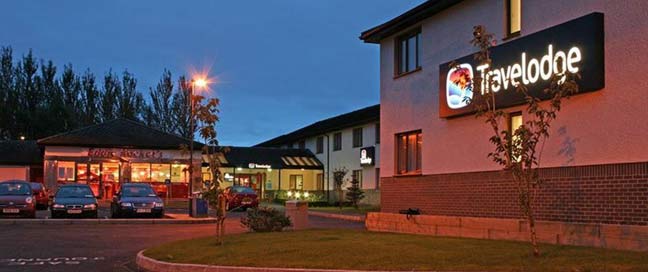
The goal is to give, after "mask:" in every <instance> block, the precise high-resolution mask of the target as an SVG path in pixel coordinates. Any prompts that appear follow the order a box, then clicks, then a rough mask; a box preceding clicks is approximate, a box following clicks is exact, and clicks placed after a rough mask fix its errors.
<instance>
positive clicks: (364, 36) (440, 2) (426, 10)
mask: <svg viewBox="0 0 648 272" xmlns="http://www.w3.org/2000/svg"><path fill="white" fill-rule="evenodd" d="M461 1H462V0H429V1H427V2H425V3H423V4H420V5H418V6H416V7H414V8H413V9H410V10H408V11H407V12H405V13H403V14H401V15H399V16H397V17H395V18H393V19H391V20H389V21H387V22H385V23H383V24H381V25H378V26H375V27H372V28H370V29H368V30H365V31H363V32H362V33H361V34H360V39H361V40H363V41H364V42H366V43H380V41H381V40H382V39H384V38H387V37H389V36H391V35H393V34H396V33H397V32H399V31H401V30H405V29H407V28H408V27H410V26H413V25H415V24H417V23H418V22H420V21H422V20H424V19H426V18H428V17H430V16H432V15H434V14H437V13H439V12H441V11H443V10H445V9H447V8H449V7H451V6H453V5H455V4H457V3H459V2H461Z"/></svg>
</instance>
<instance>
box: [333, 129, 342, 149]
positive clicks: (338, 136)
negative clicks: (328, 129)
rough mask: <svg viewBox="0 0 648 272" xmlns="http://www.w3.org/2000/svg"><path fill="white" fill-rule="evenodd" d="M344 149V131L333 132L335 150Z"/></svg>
mask: <svg viewBox="0 0 648 272" xmlns="http://www.w3.org/2000/svg"><path fill="white" fill-rule="evenodd" d="M338 150H342V132H337V133H335V134H333V151H338Z"/></svg>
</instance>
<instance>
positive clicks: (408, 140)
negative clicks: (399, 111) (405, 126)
mask: <svg viewBox="0 0 648 272" xmlns="http://www.w3.org/2000/svg"><path fill="white" fill-rule="evenodd" d="M396 139H397V141H398V143H397V148H398V152H396V156H397V158H396V161H397V162H398V164H397V169H396V172H397V173H398V174H399V175H407V174H420V173H421V145H422V143H423V138H422V137H421V132H420V131H417V132H408V133H402V134H398V135H396Z"/></svg>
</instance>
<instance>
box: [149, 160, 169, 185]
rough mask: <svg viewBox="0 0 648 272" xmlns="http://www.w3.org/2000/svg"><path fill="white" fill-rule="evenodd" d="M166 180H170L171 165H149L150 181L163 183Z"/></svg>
mask: <svg viewBox="0 0 648 272" xmlns="http://www.w3.org/2000/svg"><path fill="white" fill-rule="evenodd" d="M166 179H171V165H170V164H151V181H153V182H164V181H165V180H166Z"/></svg>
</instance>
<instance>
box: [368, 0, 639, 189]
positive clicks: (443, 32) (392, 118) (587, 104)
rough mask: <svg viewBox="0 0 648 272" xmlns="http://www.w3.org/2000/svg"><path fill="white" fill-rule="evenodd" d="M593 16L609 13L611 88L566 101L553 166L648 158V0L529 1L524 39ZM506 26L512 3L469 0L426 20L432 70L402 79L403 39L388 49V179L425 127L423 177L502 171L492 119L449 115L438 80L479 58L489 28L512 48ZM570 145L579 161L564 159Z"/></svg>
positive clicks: (383, 57)
mask: <svg viewBox="0 0 648 272" xmlns="http://www.w3.org/2000/svg"><path fill="white" fill-rule="evenodd" d="M591 12H603V13H604V14H605V82H606V83H605V84H606V87H605V88H604V89H602V90H600V91H597V92H593V93H587V94H581V95H577V96H575V97H573V98H572V99H570V100H569V101H567V102H566V103H565V104H564V108H563V110H562V111H561V112H560V113H559V118H558V120H557V121H556V122H555V123H554V124H553V130H552V131H551V135H552V136H551V138H550V139H549V140H548V141H547V143H546V145H545V148H544V153H543V158H542V166H544V167H555V166H570V165H592V164H605V163H622V162H640V161H648V144H646V135H648V121H646V117H648V112H647V111H646V105H648V96H647V95H646V94H645V90H647V89H648V81H646V80H644V79H643V77H644V75H645V74H646V71H648V69H647V68H646V64H647V63H648V54H646V53H647V52H648V20H646V18H648V1H645V0H625V1H618V0H570V1H546V0H524V1H522V31H521V33H522V35H523V36H524V35H528V34H531V33H534V32H537V31H540V30H543V29H545V28H548V27H551V26H554V25H557V24H560V23H563V22H566V21H569V20H572V19H575V18H578V17H581V16H583V15H586V14H589V13H591ZM504 20H505V14H504V2H503V0H473V1H463V2H461V3H460V4H457V5H455V6H453V7H451V8H449V9H447V10H445V11H443V12H441V13H439V14H437V15H435V16H433V17H431V18H428V19H426V20H424V21H423V22H422V23H421V26H422V40H423V44H422V49H421V51H422V52H421V54H422V58H421V61H422V70H421V71H419V72H416V73H413V74H410V75H407V76H404V77H400V78H396V79H394V77H393V71H394V39H393V37H395V36H397V35H398V34H395V35H394V36H393V37H390V38H387V39H385V40H383V41H382V42H381V44H380V61H381V67H380V97H381V102H380V103H381V128H382V131H381V136H382V137H381V138H382V145H381V147H380V149H381V150H380V153H381V154H382V155H383V156H382V158H381V160H380V163H381V165H382V167H381V176H383V177H388V176H393V174H394V158H395V156H394V142H395V141H394V135H395V134H397V133H399V132H405V131H411V130H416V129H421V130H422V132H423V158H422V160H423V161H422V168H423V169H422V172H423V174H438V173H456V172H471V171H484V170H496V169H499V167H498V166H497V165H495V164H494V163H492V162H490V161H489V160H488V159H487V158H486V155H487V154H488V152H490V151H491V150H492V146H491V145H490V144H489V142H488V137H490V135H491V132H490V131H489V127H488V126H487V125H486V124H484V123H483V121H482V120H476V119H475V118H474V116H465V117H459V118H453V119H443V118H440V117H439V113H438V112H439V108H438V105H439V101H438V96H439V93H438V92H439V82H438V79H439V65H440V64H442V63H445V62H448V61H451V60H453V59H456V58H459V57H462V56H465V55H468V54H471V53H474V52H475V51H476V49H475V48H474V47H472V46H471V45H470V44H469V41H470V39H471V38H472V27H473V26H475V25H485V26H486V27H487V29H488V30H489V31H490V32H493V33H494V34H495V35H496V37H497V38H498V39H499V40H498V43H500V44H501V43H503V42H504V41H502V40H501V38H502V37H503V32H504ZM377 23H382V22H377ZM633 76H637V77H638V78H636V79H632V77H633ZM509 110H510V111H518V110H519V107H518V108H510V109H509ZM567 143H571V145H572V148H573V150H572V152H571V154H569V155H565V154H564V153H563V154H561V153H560V151H561V149H564V148H565V147H566V144H567Z"/></svg>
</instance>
